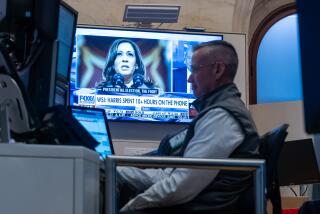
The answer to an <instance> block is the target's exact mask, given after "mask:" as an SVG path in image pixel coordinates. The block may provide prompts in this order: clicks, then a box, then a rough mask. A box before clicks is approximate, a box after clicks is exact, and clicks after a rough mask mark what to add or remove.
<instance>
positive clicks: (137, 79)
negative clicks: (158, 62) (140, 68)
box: [132, 74, 144, 88]
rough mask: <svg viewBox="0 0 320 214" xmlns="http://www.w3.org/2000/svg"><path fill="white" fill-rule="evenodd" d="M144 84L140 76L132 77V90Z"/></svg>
mask: <svg viewBox="0 0 320 214" xmlns="http://www.w3.org/2000/svg"><path fill="white" fill-rule="evenodd" d="M143 83H144V78H143V75H142V74H135V75H133V85H132V88H138V87H139V86H141V85H142V84H143Z"/></svg>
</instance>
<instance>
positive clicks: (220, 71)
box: [215, 62, 226, 80]
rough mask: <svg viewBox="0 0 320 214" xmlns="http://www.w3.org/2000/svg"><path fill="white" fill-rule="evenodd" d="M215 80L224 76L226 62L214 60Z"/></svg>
mask: <svg viewBox="0 0 320 214" xmlns="http://www.w3.org/2000/svg"><path fill="white" fill-rule="evenodd" d="M215 66H216V69H215V70H216V80H219V79H221V78H222V77H223V76H224V73H225V72H226V64H224V63H223V62H216V63H215Z"/></svg>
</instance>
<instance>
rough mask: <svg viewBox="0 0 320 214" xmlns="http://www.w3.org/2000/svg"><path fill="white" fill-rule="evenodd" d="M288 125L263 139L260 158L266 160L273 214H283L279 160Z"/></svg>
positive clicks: (268, 189)
mask: <svg viewBox="0 0 320 214" xmlns="http://www.w3.org/2000/svg"><path fill="white" fill-rule="evenodd" d="M288 127H289V125H288V124H282V125H280V126H278V127H276V128H274V129H273V130H271V131H270V132H268V133H266V134H264V135H263V136H262V137H261V142H260V148H259V152H260V158H261V159H265V160H266V174H267V176H266V181H267V182H266V187H267V199H270V201H271V203H272V206H273V214H281V196H280V189H279V177H278V160H279V156H280V152H281V150H282V147H283V144H284V142H285V138H286V137H287V134H288V132H287V129H288Z"/></svg>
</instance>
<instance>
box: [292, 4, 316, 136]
mask: <svg viewBox="0 0 320 214" xmlns="http://www.w3.org/2000/svg"><path fill="white" fill-rule="evenodd" d="M319 8H320V1H319V0H309V1H303V0H297V11H298V20H299V34H300V51H301V66H302V72H301V73H302V86H303V103H304V117H305V127H306V131H307V132H308V133H319V132H320V96H319V83H320V72H319V71H318V70H319V63H318V62H319V49H320V40H319V38H320V27H319V26H318V24H317V21H318V20H320V13H319Z"/></svg>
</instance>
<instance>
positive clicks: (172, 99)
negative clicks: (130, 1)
mask: <svg viewBox="0 0 320 214" xmlns="http://www.w3.org/2000/svg"><path fill="white" fill-rule="evenodd" d="M128 36H130V37H128ZM219 39H223V38H222V36H221V35H214V34H190V33H181V32H167V31H166V32H161V31H159V32H154V31H137V30H128V29H125V28H124V29H109V28H92V27H89V28H88V27H78V28H77V31H76V38H75V48H74V52H73V61H72V68H71V73H70V104H71V105H78V106H87V107H93V108H95V107H97V108H103V109H105V111H106V114H107V117H108V119H111V120H134V121H156V122H174V123H186V122H190V121H191V120H192V118H194V117H195V116H196V115H197V112H196V110H195V109H194V108H193V106H192V102H193V101H194V100H195V97H194V95H193V91H192V88H191V84H190V83H188V78H189V75H190V74H191V71H190V70H191V69H190V67H191V57H192V48H193V47H194V45H197V44H200V43H201V42H206V41H211V40H219Z"/></svg>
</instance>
